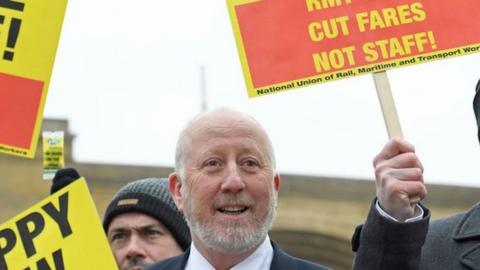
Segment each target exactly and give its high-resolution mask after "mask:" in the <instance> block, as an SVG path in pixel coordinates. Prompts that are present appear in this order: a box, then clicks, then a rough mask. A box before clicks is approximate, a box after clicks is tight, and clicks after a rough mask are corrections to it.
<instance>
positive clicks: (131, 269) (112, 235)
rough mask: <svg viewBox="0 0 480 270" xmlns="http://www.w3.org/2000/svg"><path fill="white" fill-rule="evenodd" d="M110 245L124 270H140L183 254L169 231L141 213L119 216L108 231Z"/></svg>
mask: <svg viewBox="0 0 480 270" xmlns="http://www.w3.org/2000/svg"><path fill="white" fill-rule="evenodd" d="M107 236H108V242H109V243H110V247H111V249H112V251H113V254H114V256H115V260H116V261H117V265H118V268H119V269H121V270H139V269H143V268H145V267H146V266H148V265H150V264H153V263H154V262H157V261H160V260H162V259H166V258H169V257H173V256H176V255H179V254H180V253H182V249H181V248H180V246H179V245H178V244H177V242H176V241H175V238H173V236H172V235H171V234H170V232H169V231H168V230H167V228H165V227H164V226H163V225H162V224H161V223H160V222H158V221H157V220H156V219H154V218H152V217H150V216H148V215H145V214H141V213H134V212H131V213H124V214H120V215H118V216H116V217H115V218H114V219H113V220H112V222H111V223H110V226H109V228H108V233H107Z"/></svg>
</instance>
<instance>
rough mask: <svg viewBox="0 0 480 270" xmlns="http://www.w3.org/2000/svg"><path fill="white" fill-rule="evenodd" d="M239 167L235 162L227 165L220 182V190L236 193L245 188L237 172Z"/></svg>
mask: <svg viewBox="0 0 480 270" xmlns="http://www.w3.org/2000/svg"><path fill="white" fill-rule="evenodd" d="M239 169H240V168H239V167H238V165H237V164H236V163H232V164H229V165H228V169H227V175H226V176H225V179H224V181H223V183H222V187H221V188H222V191H223V192H228V193H238V192H241V191H242V190H243V189H244V188H245V182H244V180H243V178H242V176H241V174H240V172H239Z"/></svg>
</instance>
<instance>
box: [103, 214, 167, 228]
mask: <svg viewBox="0 0 480 270" xmlns="http://www.w3.org/2000/svg"><path fill="white" fill-rule="evenodd" d="M151 226H154V227H160V228H163V227H164V226H163V224H162V223H161V222H160V221H158V220H157V219H155V218H153V217H151V216H149V215H146V214H143V213H137V212H128V213H123V214H119V215H118V216H116V217H114V218H113V220H112V222H111V223H110V229H111V230H112V229H118V228H143V227H151Z"/></svg>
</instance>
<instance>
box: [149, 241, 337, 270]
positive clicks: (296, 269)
mask: <svg viewBox="0 0 480 270" xmlns="http://www.w3.org/2000/svg"><path fill="white" fill-rule="evenodd" d="M271 243H272V247H273V259H272V264H271V266H270V270H327V269H329V268H326V267H325V266H321V265H318V264H314V263H312V262H308V261H305V260H302V259H299V258H295V257H292V256H290V255H288V254H287V253H285V252H284V251H283V250H281V249H280V247H279V246H278V245H277V244H276V243H275V242H273V241H271ZM189 255H190V249H188V250H186V251H185V252H184V253H182V254H180V255H179V256H177V257H173V258H169V259H166V260H164V261H161V262H158V263H156V264H154V265H151V266H150V267H148V268H146V269H145V270H183V269H185V266H186V265H187V260H188V256H189Z"/></svg>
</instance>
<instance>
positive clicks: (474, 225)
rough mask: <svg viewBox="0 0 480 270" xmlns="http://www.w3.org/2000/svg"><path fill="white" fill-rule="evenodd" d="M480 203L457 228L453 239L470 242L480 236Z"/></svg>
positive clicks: (465, 216) (466, 214) (469, 211)
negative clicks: (469, 240)
mask: <svg viewBox="0 0 480 270" xmlns="http://www.w3.org/2000/svg"><path fill="white" fill-rule="evenodd" d="M479 222H480V203H477V204H476V205H474V206H473V207H472V208H471V209H470V210H468V212H467V213H465V215H464V217H463V218H462V219H461V220H460V222H459V223H458V225H457V226H456V228H455V232H454V234H453V239H455V240H456V241H463V240H468V239H471V238H474V237H478V236H480V226H478V224H479Z"/></svg>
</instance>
